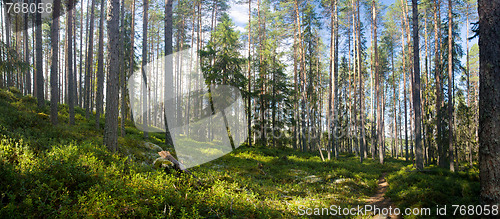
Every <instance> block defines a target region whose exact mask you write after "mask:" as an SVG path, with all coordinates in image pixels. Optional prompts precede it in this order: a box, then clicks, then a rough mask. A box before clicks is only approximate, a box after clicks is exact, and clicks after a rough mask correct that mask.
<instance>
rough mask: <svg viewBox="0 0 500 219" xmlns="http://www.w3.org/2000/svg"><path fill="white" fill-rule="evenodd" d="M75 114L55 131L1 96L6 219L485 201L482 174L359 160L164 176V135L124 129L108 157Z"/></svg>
mask: <svg viewBox="0 0 500 219" xmlns="http://www.w3.org/2000/svg"><path fill="white" fill-rule="evenodd" d="M75 112H76V116H75V120H76V125H74V126H71V127H70V126H69V125H67V122H68V108H67V106H66V105H62V104H61V105H59V125H57V126H52V125H51V124H50V119H49V116H48V114H50V113H49V102H46V106H45V107H43V108H38V107H37V106H36V99H35V98H33V97H31V96H22V95H21V94H20V93H19V92H18V91H16V90H15V89H12V90H11V91H7V90H2V89H0V173H1V174H0V218H5V217H9V218H12V217H13V218H26V217H105V218H116V217H147V218H151V217H152V218H159V217H161V218H164V217H167V218H207V217H216V218H218V217H223V218H296V217H299V218H300V217H308V214H309V213H312V214H313V215H314V214H316V212H315V211H314V209H319V210H321V209H323V208H329V209H330V208H331V207H332V206H337V207H341V208H351V207H355V206H358V205H365V204H367V202H368V203H375V204H377V203H378V205H380V206H387V205H388V204H390V203H391V202H387V201H388V200H389V198H390V200H392V201H393V203H392V204H394V205H395V206H398V207H400V206H401V207H415V206H420V207H425V206H435V205H436V204H452V202H453V201H455V202H454V203H453V204H455V203H456V202H458V203H456V204H459V203H471V204H472V203H477V202H478V200H477V197H478V195H477V194H478V193H479V186H478V185H479V183H478V176H477V172H476V169H475V168H472V169H470V170H468V171H463V172H458V173H450V172H449V171H446V170H443V169H439V168H437V167H432V166H431V167H429V171H428V172H425V173H422V172H410V171H411V170H413V168H412V166H411V163H410V162H405V161H402V160H397V159H392V158H387V159H386V163H385V164H384V165H381V164H379V163H378V162H377V161H376V160H372V159H366V160H365V161H364V162H363V163H360V162H359V159H358V158H357V157H354V156H353V155H351V154H342V155H341V156H340V157H339V159H337V160H330V161H326V162H323V161H321V159H320V157H319V154H318V153H309V152H299V151H295V150H292V149H288V148H281V149H270V148H264V147H247V146H241V147H239V148H237V149H236V150H235V151H233V152H231V153H229V154H227V155H225V156H223V157H221V158H219V159H216V160H214V161H212V162H209V163H206V164H203V165H200V166H197V167H193V168H191V169H190V171H191V172H192V173H193V174H194V175H195V176H196V177H197V178H193V177H192V176H189V175H185V174H179V173H176V172H166V171H165V170H164V169H163V168H157V167H155V166H154V165H153V162H154V161H155V159H156V158H158V157H159V156H158V154H157V152H158V151H159V150H169V149H170V148H168V147H165V146H164V143H163V142H164V139H163V136H164V135H163V134H160V133H150V136H149V138H148V139H144V138H143V133H142V132H140V131H139V130H137V129H136V128H135V127H134V124H133V123H132V122H130V121H126V136H125V137H119V140H118V142H119V151H118V152H117V153H110V152H109V151H108V150H107V149H106V147H105V146H103V145H102V133H103V130H102V129H96V128H95V126H96V124H95V119H93V118H88V119H87V118H85V111H84V110H83V109H81V108H79V107H77V108H76V109H75ZM92 117H93V116H92ZM100 127H101V128H102V127H104V117H103V118H101V120H100ZM181 141H183V143H185V144H189V143H190V142H192V141H194V140H191V139H181ZM146 142H151V143H152V144H149V143H146ZM381 179H385V180H387V182H384V180H381ZM386 183H388V184H389V186H387V184H386ZM308 209H311V210H309V211H308ZM330 213H331V212H330ZM326 217H331V215H330V216H326ZM338 217H339V218H344V217H345V216H338ZM352 217H353V218H354V217H356V216H352Z"/></svg>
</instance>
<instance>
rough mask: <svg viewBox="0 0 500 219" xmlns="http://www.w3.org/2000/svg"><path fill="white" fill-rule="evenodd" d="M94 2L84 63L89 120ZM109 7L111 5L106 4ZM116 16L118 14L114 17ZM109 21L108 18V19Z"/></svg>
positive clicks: (86, 115)
mask: <svg viewBox="0 0 500 219" xmlns="http://www.w3.org/2000/svg"><path fill="white" fill-rule="evenodd" d="M95 1H96V0H92V6H91V8H90V29H89V32H88V42H87V43H88V48H87V51H86V52H87V60H86V61H85V101H84V102H85V104H84V108H85V117H86V118H89V117H90V114H91V113H92V109H91V108H90V105H91V104H90V101H92V98H91V93H92V89H91V88H90V86H92V85H91V82H90V80H91V76H92V74H93V66H94V65H93V64H92V63H93V60H94V8H95ZM108 4H109V5H108V6H110V5H111V3H108ZM109 10H110V9H109V8H108V13H109ZM116 16H118V14H117V15H116ZM108 19H109V18H108ZM108 29H109V28H108ZM106 105H107V104H106Z"/></svg>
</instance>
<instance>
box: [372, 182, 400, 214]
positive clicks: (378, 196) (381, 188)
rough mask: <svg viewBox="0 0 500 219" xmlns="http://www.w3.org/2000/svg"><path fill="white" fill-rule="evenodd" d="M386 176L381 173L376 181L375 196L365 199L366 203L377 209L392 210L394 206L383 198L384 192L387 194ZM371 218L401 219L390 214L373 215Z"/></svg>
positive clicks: (388, 199)
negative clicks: (390, 208)
mask: <svg viewBox="0 0 500 219" xmlns="http://www.w3.org/2000/svg"><path fill="white" fill-rule="evenodd" d="M386 175H387V173H382V176H381V177H380V178H379V179H378V189H377V193H375V195H373V196H372V197H370V198H369V199H367V200H366V202H367V203H368V204H369V205H375V206H377V208H379V209H381V208H389V207H392V209H394V207H395V206H394V204H393V203H392V201H391V199H390V198H386V197H385V192H387V189H388V188H389V183H387V181H386V180H385V176H386ZM373 218H401V216H397V215H392V214H389V215H382V214H378V215H375V216H374V217H373Z"/></svg>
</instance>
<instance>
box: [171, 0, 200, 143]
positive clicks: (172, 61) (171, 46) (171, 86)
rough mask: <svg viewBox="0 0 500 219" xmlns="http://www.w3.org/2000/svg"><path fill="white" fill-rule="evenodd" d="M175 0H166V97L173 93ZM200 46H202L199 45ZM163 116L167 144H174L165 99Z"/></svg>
mask: <svg viewBox="0 0 500 219" xmlns="http://www.w3.org/2000/svg"><path fill="white" fill-rule="evenodd" d="M172 1H173V0H166V1H165V55H166V56H167V57H166V58H165V87H164V89H165V90H164V91H165V95H164V97H165V99H166V98H167V97H168V96H167V94H170V95H171V94H172V84H173V60H172V56H170V57H169V55H171V54H172V53H173V51H172V35H173V33H172V32H173V31H172V30H173V20H172V15H173V12H172V3H173V2H172ZM198 48H200V47H198ZM164 111H165V112H164V113H163V118H164V120H165V144H166V145H170V146H173V145H174V141H173V140H172V136H171V135H170V130H169V129H168V121H167V101H166V100H165V108H164Z"/></svg>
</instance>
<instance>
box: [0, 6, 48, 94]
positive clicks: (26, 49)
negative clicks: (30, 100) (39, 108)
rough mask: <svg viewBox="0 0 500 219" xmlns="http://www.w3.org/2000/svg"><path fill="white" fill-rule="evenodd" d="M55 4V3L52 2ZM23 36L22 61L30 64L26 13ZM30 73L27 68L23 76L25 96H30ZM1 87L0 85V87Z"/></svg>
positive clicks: (26, 15)
mask: <svg viewBox="0 0 500 219" xmlns="http://www.w3.org/2000/svg"><path fill="white" fill-rule="evenodd" d="M25 2H26V3H28V0H25ZM54 4H55V2H54ZM23 35H24V61H25V62H26V63H28V64H29V63H30V49H29V42H28V41H29V36H28V13H26V14H24V31H23ZM30 72H31V68H27V69H26V75H25V78H26V84H25V85H24V90H25V92H24V93H25V94H31V75H30ZM0 83H1V82H0ZM1 86H2V85H1V84H0V87H1Z"/></svg>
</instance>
